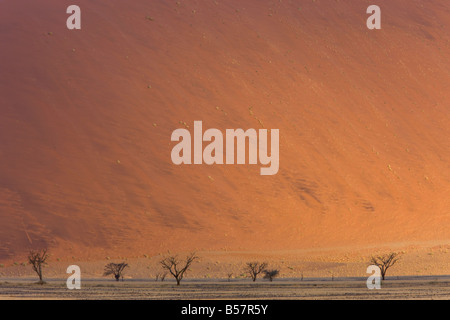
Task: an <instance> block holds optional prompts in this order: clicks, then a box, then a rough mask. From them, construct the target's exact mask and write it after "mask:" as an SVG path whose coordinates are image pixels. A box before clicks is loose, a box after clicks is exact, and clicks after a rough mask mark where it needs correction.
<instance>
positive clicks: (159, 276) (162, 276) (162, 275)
mask: <svg viewBox="0 0 450 320" xmlns="http://www.w3.org/2000/svg"><path fill="white" fill-rule="evenodd" d="M166 276H167V272H160V273H157V274H156V277H155V281H158V280H161V281H164V280H165V279H166Z"/></svg>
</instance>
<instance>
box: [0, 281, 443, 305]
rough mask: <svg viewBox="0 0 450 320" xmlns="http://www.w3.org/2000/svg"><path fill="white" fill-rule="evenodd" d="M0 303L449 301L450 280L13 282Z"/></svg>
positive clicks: (0, 292) (0, 288)
mask: <svg viewBox="0 0 450 320" xmlns="http://www.w3.org/2000/svg"><path fill="white" fill-rule="evenodd" d="M0 299H8V300H9V299H12V300H16V299H96V300H97V299H107V300H109V299H126V300H129V299H139V300H142V299H181V300H184V299H189V300H191V299H193V300H197V299H200V300H201V299H220V300H222V299H231V300H232V299H270V300H271V299H283V300H290V299H308V300H316V299H318V300H321V299H326V300H334V299H338V300H347V299H350V300H354V299H357V300H366V299H369V300H370V299H382V300H386V299H433V300H434V299H439V300H447V299H450V277H416V278H412V277H411V278H402V279H400V280H395V279H391V280H387V281H385V282H383V284H382V288H381V289H380V290H368V289H367V287H366V284H365V279H335V280H334V281H331V280H324V279H315V280H311V279H306V280H304V281H301V280H300V279H284V280H277V281H274V282H272V283H270V282H268V281H263V280H261V281H259V282H256V283H252V282H251V281H249V280H233V281H231V282H227V281H225V280H187V281H185V282H183V283H182V284H181V285H180V286H179V287H177V286H176V285H175V283H174V282H173V281H172V280H168V281H165V282H154V281H148V280H147V281H144V280H128V281H124V282H118V283H116V282H115V281H111V280H100V279H96V280H87V281H83V282H82V288H81V290H68V289H67V288H66V285H65V280H64V279H60V280H51V281H49V282H48V283H47V284H45V285H38V284H35V283H33V282H32V280H30V281H24V280H17V279H15V280H14V279H13V280H10V281H7V282H1V283H0Z"/></svg>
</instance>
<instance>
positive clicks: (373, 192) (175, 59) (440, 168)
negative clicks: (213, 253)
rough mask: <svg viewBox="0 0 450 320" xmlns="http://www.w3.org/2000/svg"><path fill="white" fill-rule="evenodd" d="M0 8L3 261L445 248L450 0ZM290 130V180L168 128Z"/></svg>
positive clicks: (449, 182) (284, 170)
mask: <svg viewBox="0 0 450 320" xmlns="http://www.w3.org/2000/svg"><path fill="white" fill-rule="evenodd" d="M76 2H77V3H76V4H77V5H79V6H80V7H81V11H82V29H81V30H68V29H67V28H66V19H67V17H68V15H67V14H66V8H67V6H68V5H70V4H73V3H72V2H70V1H60V0H45V1H44V0H43V1H31V0H29V1H25V0H22V1H19V0H17V1H0V42H1V43H2V49H1V50H0V159H1V161H0V222H1V223H0V260H3V261H7V260H12V259H15V258H16V257H19V256H23V254H24V253H26V252H27V251H28V250H29V248H39V247H45V246H48V247H50V249H51V250H52V252H53V253H55V255H59V256H72V255H77V256H78V257H83V258H84V259H87V260H95V259H100V258H104V257H105V256H106V255H112V254H119V255H126V256H131V255H140V254H143V253H150V254H156V253H159V252H164V251H167V250H171V251H181V250H241V251H245V250H253V251H259V250H285V249H305V248H313V249H314V248H317V249H320V248H338V247H349V248H350V247H352V248H354V247H370V246H373V247H378V246H389V245H390V244H393V243H395V244H404V245H405V246H406V245H408V244H410V243H418V242H419V243H420V242H433V243H449V240H450V229H449V222H450V200H449V199H450V197H449V194H450V170H449V169H450V165H449V163H450V90H449V89H450V72H449V71H450V42H449V41H450V36H449V35H450V2H449V1H446V0H427V1H425V0H396V1H387V0H378V1H376V2H377V3H376V4H378V5H379V6H380V7H381V8H382V30H377V31H370V30H368V29H367V27H366V19H367V17H368V15H367V14H366V9H367V7H368V6H369V5H370V4H372V3H369V2H368V1H353V0H339V1H324V0H315V1H288V0H283V1H281V0H279V1H265V0H258V1H257V0H246V1H239V0H226V1H225V0H217V1H200V0H198V1H186V0H180V1H178V2H177V1H144V0H135V1H119V0H109V1H91V0H89V1H88V0H80V1H76ZM194 120H202V121H203V126H204V127H205V128H218V129H220V130H225V129H231V128H243V129H248V128H255V129H259V128H262V127H264V128H269V129H270V128H274V129H275V128H276V129H280V170H279V173H278V174H277V175H275V176H261V175H260V174H259V169H260V166H259V165H246V166H242V165H239V166H238V165H235V166H229V165H223V166H207V165H201V166H198V165H197V166H194V165H192V166H175V165H173V164H172V163H171V159H170V152H171V149H172V147H173V146H174V145H175V143H172V142H171V141H170V136H171V133H172V132H173V130H175V129H177V128H180V127H183V126H184V125H182V124H180V122H185V123H186V124H187V125H188V126H189V127H190V128H191V129H192V127H193V122H194Z"/></svg>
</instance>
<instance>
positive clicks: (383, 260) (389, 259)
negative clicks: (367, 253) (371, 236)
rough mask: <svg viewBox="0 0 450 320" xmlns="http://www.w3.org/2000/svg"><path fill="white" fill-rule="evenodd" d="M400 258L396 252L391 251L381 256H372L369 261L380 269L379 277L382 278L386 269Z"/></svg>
mask: <svg viewBox="0 0 450 320" xmlns="http://www.w3.org/2000/svg"><path fill="white" fill-rule="evenodd" d="M399 259H400V257H399V255H398V253H395V252H392V253H389V254H386V255H383V256H377V257H372V259H371V260H370V262H371V263H372V264H374V265H376V266H377V267H379V268H380V270H381V278H382V279H383V280H384V279H385V276H386V271H387V270H388V269H389V268H390V267H392V266H393V265H394V264H395V263H396V262H397V261H398V260H399Z"/></svg>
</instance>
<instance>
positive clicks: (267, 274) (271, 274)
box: [263, 269, 280, 282]
mask: <svg viewBox="0 0 450 320" xmlns="http://www.w3.org/2000/svg"><path fill="white" fill-rule="evenodd" d="M263 272H264V279H268V280H270V282H272V281H273V279H274V278H276V277H278V275H279V274H280V270H276V269H272V270H264V271H263Z"/></svg>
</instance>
